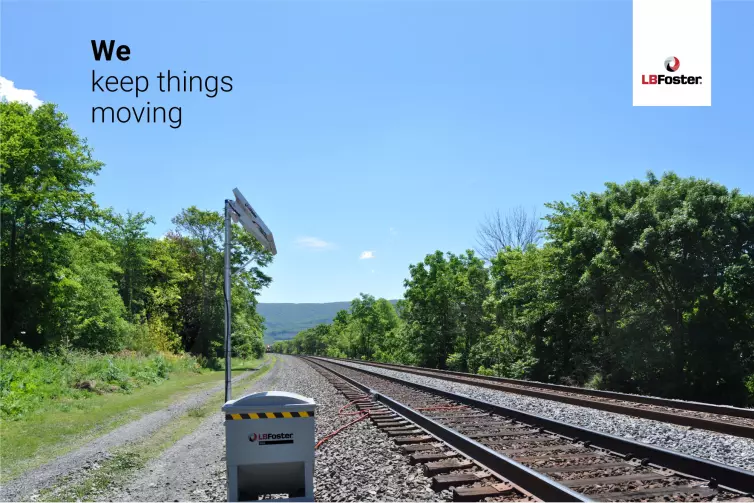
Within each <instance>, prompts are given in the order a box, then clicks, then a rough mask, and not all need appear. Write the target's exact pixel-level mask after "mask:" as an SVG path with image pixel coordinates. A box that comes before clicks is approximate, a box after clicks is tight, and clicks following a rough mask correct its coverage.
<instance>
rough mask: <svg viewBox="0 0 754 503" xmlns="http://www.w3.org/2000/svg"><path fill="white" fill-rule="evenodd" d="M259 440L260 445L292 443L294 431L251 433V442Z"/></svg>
mask: <svg viewBox="0 0 754 503" xmlns="http://www.w3.org/2000/svg"><path fill="white" fill-rule="evenodd" d="M257 440H259V445H279V444H292V443H293V433H259V434H257V433H252V434H251V435H249V441H250V442H256V441H257Z"/></svg>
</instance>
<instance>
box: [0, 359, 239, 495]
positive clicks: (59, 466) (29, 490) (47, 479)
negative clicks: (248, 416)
mask: <svg viewBox="0 0 754 503" xmlns="http://www.w3.org/2000/svg"><path fill="white" fill-rule="evenodd" d="M251 373H252V372H244V373H242V374H239V375H238V376H236V377H235V378H234V379H233V381H234V382H236V381H239V380H242V379H244V378H245V377H247V376H248V375H249V374H251ZM224 388H225V385H224V384H219V385H217V386H214V387H212V388H209V389H206V390H203V391H200V392H197V393H194V394H192V395H190V396H188V397H186V398H184V399H181V400H178V401H175V402H173V403H171V404H170V405H169V406H168V407H165V408H164V409H161V410H158V411H156V412H152V413H149V414H146V415H144V416H142V417H141V418H139V419H137V420H136V421H132V422H130V423H127V424H124V425H123V426H120V427H118V428H116V429H115V430H113V431H110V432H108V433H107V434H105V435H103V436H101V437H98V438H96V439H94V440H92V441H91V442H89V443H87V444H85V445H84V446H82V447H80V448H78V449H76V450H75V451H72V452H69V453H67V454H64V455H63V456H59V457H57V458H55V459H53V460H52V461H50V462H48V463H45V464H44V465H42V466H39V467H37V468H34V469H32V470H29V471H27V472H25V473H24V474H22V475H20V476H19V477H17V478H15V479H13V480H11V481H9V482H7V483H6V484H4V485H3V486H2V487H0V501H20V500H26V499H30V498H32V499H33V498H34V495H35V494H37V493H39V491H41V490H43V489H47V488H50V487H52V486H53V485H54V484H55V483H57V482H58V481H60V480H61V479H63V478H67V479H68V478H75V477H76V474H77V473H81V472H85V471H86V470H87V469H89V468H90V467H91V466H96V465H97V464H98V463H100V462H102V461H104V460H105V459H107V458H108V455H109V454H108V451H110V450H112V449H114V448H116V447H119V446H122V445H124V444H126V443H129V442H134V441H137V440H139V439H141V438H144V437H146V436H148V435H150V434H151V433H153V432H154V431H156V430H157V429H158V428H160V427H162V426H163V425H165V424H166V423H168V422H169V421H170V419H171V418H172V417H174V416H176V415H180V414H183V413H185V412H187V411H189V410H191V409H193V408H196V407H199V406H201V405H202V404H204V403H205V402H206V401H207V400H208V399H209V398H210V397H211V396H212V395H213V394H215V393H217V392H218V391H222V390H223V389H224Z"/></svg>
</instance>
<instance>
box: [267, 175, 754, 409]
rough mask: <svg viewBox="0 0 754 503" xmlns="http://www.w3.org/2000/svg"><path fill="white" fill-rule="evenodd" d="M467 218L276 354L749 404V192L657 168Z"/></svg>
mask: <svg viewBox="0 0 754 503" xmlns="http://www.w3.org/2000/svg"><path fill="white" fill-rule="evenodd" d="M547 207H548V208H549V210H550V213H549V214H548V215H546V216H545V218H544V219H543V220H544V221H545V223H546V225H545V226H544V228H543V229H541V233H539V234H537V232H536V230H537V227H539V223H538V222H537V220H536V219H533V218H528V217H526V215H525V214H523V213H521V212H519V213H514V214H512V216H511V218H510V219H507V220H506V219H502V218H498V219H497V220H493V221H491V222H487V223H485V224H483V226H482V227H481V229H480V231H481V240H482V243H481V245H482V246H480V248H481V253H482V255H481V257H480V256H478V255H477V254H475V253H474V252H473V251H471V250H469V251H467V252H466V253H462V254H453V253H443V252H441V251H436V252H434V253H430V254H428V255H427V256H426V257H425V259H424V260H423V261H422V262H419V263H417V264H414V265H410V266H409V270H408V273H409V277H408V279H406V280H405V282H404V286H405V287H406V290H405V293H404V298H403V299H402V300H400V301H399V302H398V304H397V306H396V308H395V309H394V308H393V305H392V304H391V303H390V302H389V301H387V300H385V299H375V298H374V297H373V296H371V295H364V294H362V295H361V297H359V298H357V299H354V301H353V302H352V304H351V308H350V310H348V311H346V310H343V311H341V312H339V313H338V314H337V315H336V316H335V319H334V320H333V322H332V323H331V324H321V325H318V326H316V327H314V328H311V329H308V330H304V331H302V332H300V333H299V334H298V335H297V336H296V337H294V338H293V339H292V340H290V341H286V342H279V343H276V344H275V345H274V346H273V348H274V350H276V351H280V352H289V353H298V354H310V355H319V356H332V357H348V358H356V359H367V360H376V361H382V362H388V363H406V364H412V365H419V366H422V367H430V368H439V369H451V370H458V371H462V372H473V373H480V374H486V375H497V376H502V377H511V378H521V379H532V380H536V381H542V382H549V383H558V384H566V385H582V386H588V387H592V388H596V389H605V390H611V391H621V392H628V393H639V394H646V395H653V396H660V397H667V398H680V399H686V400H696V401H703V402H710V403H723V404H730V405H739V406H743V405H746V404H747V403H754V286H753V285H754V246H752V243H754V197H752V196H750V195H744V194H741V193H740V192H739V191H738V190H735V189H733V190H730V189H728V188H726V187H724V186H722V185H720V184H718V183H715V182H712V181H710V180H700V179H695V178H682V177H680V176H677V175H675V174H672V173H667V174H664V175H663V176H662V177H656V176H655V175H653V174H652V173H649V174H648V176H647V178H646V180H632V181H629V182H626V183H623V184H618V183H607V184H606V187H605V190H604V191H602V192H598V193H585V192H582V193H578V194H576V195H574V196H573V200H572V201H568V202H562V201H559V202H553V203H551V204H548V205H547Z"/></svg>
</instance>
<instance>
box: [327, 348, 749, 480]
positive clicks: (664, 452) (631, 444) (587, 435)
mask: <svg viewBox="0 0 754 503" xmlns="http://www.w3.org/2000/svg"><path fill="white" fill-rule="evenodd" d="M312 358H314V359H317V360H322V361H325V362H328V363H331V364H333V365H338V366H340V367H345V368H349V369H351V370H353V371H356V372H362V373H365V374H368V375H373V376H375V377H379V378H382V379H386V380H388V381H391V382H395V383H398V384H401V385H404V386H408V387H412V388H415V389H418V390H421V391H424V392H427V393H431V394H434V395H439V396H442V397H444V398H447V399H449V400H454V401H456V402H458V403H463V404H466V405H471V406H473V407H477V408H480V409H484V410H489V411H491V412H494V413H495V414H499V415H501V416H507V417H510V418H513V419H515V420H517V421H521V422H523V423H527V424H530V425H534V426H537V427H540V428H544V429H545V430H547V431H550V432H553V433H556V434H559V435H563V436H565V437H568V438H572V439H573V440H574V441H584V442H589V443H590V444H593V445H594V446H595V447H601V448H603V449H607V450H610V451H613V452H616V453H621V454H623V455H624V456H625V457H629V456H630V457H633V458H638V459H642V460H645V461H646V462H648V463H652V464H655V465H659V466H662V467H665V468H668V469H670V470H673V471H675V472H678V473H681V474H684V475H690V476H692V477H696V478H699V479H704V480H709V481H710V482H712V483H716V484H719V485H720V486H724V487H725V488H727V489H732V490H734V491H738V492H743V493H746V494H750V495H751V494H752V493H754V473H753V472H749V471H746V470H742V469H740V468H736V467H733V466H727V465H723V464H721V463H717V462H715V461H711V460H706V459H702V458H698V457H696V456H689V455H687V454H682V453H680V452H676V451H671V450H669V449H663V448H661V447H655V446H651V445H648V444H643V443H641V442H635V441H633V440H628V439H625V438H621V437H617V436H614V435H610V434H607V433H602V432H598V431H594V430H588V429H586V428H582V427H580V426H575V425H572V424H568V423H563V422H561V421H556V420H554V419H548V418H545V417H541V416H537V415H534V414H529V413H527V412H523V411H521V410H518V409H513V408H509V407H503V406H500V405H496V404H492V403H489V402H485V401H482V400H477V399H475V398H471V397H468V396H465V395H460V394H456V393H452V392H449V391H444V390H440V389H436V388H432V387H430V386H424V385H422V384H417V383H414V382H411V381H405V380H403V379H398V378H396V377H392V376H387V375H383V374H380V373H378V372H373V371H370V370H366V369H362V368H354V367H351V366H350V365H346V364H344V363H341V362H337V361H332V360H329V359H325V358H319V357H312Z"/></svg>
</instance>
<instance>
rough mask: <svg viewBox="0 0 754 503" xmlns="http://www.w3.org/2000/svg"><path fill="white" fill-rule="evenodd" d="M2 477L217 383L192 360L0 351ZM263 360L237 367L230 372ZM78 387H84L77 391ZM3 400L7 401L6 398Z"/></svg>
mask: <svg viewBox="0 0 754 503" xmlns="http://www.w3.org/2000/svg"><path fill="white" fill-rule="evenodd" d="M2 356H3V366H2V376H3V377H2V384H3V388H2V390H3V407H4V408H5V407H6V398H7V409H8V413H7V414H6V413H5V412H4V417H3V422H2V436H3V441H2V442H0V458H2V470H1V471H0V480H2V481H6V480H8V479H10V478H13V477H15V476H16V475H18V474H19V473H20V472H22V471H25V470H28V469H30V468H33V467H35V466H39V465H41V464H43V463H45V462H47V461H49V460H50V459H52V458H54V457H55V456H59V455H61V454H64V453H66V452H69V451H71V450H73V449H74V448H76V447H78V446H80V445H82V444H84V443H86V442H89V441H91V440H93V439H94V438H96V437H98V436H101V435H103V434H105V433H107V432H108V431H111V430H113V429H115V428H116V427H118V426H120V425H122V424H125V423H127V422H129V421H132V420H135V419H138V418H139V417H141V416H142V415H144V414H147V413H149V412H152V411H155V410H158V409H160V408H163V407H165V406H166V405H168V404H170V403H172V402H175V401H177V400H180V399H181V398H183V397H185V396H187V395H189V394H191V393H196V392H199V391H202V390H205V389H208V388H211V387H213V386H217V385H218V383H222V382H223V375H224V370H223V369H218V370H211V369H208V368H205V367H202V366H201V365H199V361H198V360H197V359H196V358H194V357H190V356H176V355H170V354H156V355H152V356H143V355H131V354H119V355H91V354H84V353H81V352H70V353H65V354H57V355H42V354H40V353H37V352H32V351H30V350H21V351H8V350H3V354H2ZM263 361H264V360H263V359H253V360H237V361H234V362H233V370H234V371H236V372H240V371H247V370H252V369H255V368H258V367H260V366H261V365H262V363H263ZM82 383H87V384H86V386H83V385H82ZM6 392H7V393H6Z"/></svg>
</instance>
